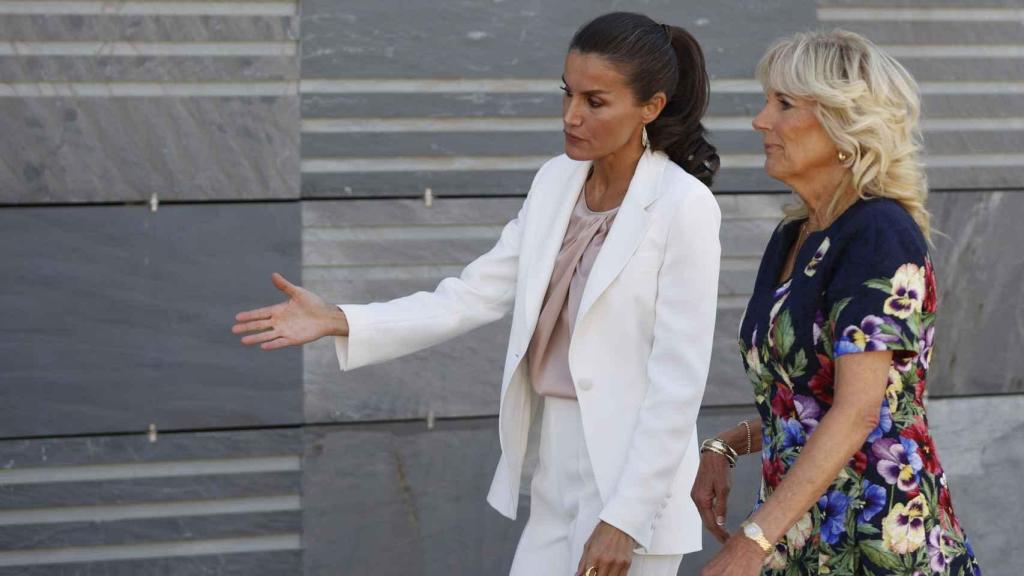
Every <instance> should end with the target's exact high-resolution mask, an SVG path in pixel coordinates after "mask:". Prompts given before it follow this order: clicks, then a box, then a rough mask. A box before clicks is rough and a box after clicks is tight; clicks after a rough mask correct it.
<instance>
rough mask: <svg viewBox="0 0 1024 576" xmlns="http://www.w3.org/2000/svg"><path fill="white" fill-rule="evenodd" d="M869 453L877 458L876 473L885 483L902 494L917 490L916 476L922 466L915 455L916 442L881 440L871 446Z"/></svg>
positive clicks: (891, 439) (904, 439)
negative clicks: (902, 492)
mask: <svg viewBox="0 0 1024 576" xmlns="http://www.w3.org/2000/svg"><path fill="white" fill-rule="evenodd" d="M871 453H872V454H874V456H875V457H876V458H878V464H877V469H878V473H879V474H881V475H882V478H884V479H885V481H886V482H888V483H889V484H895V485H896V486H898V487H899V489H900V490H902V491H904V492H911V491H913V490H916V489H917V478H918V474H919V473H920V472H921V468H922V467H923V466H924V463H923V462H922V461H921V455H920V454H918V453H917V442H914V441H913V440H910V439H909V438H900V439H899V440H897V439H895V438H882V439H880V440H878V441H876V442H875V443H874V444H873V445H872V446H871Z"/></svg>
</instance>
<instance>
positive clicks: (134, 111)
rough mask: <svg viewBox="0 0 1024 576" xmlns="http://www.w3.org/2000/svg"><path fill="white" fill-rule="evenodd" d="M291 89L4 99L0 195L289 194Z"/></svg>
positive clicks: (17, 198)
mask: <svg viewBox="0 0 1024 576" xmlns="http://www.w3.org/2000/svg"><path fill="white" fill-rule="evenodd" d="M298 124H299V122H298V99H297V97H253V98H228V97H225V98H188V97H182V98H177V97H167V98H77V99H68V98H35V99H20V98H2V99H0V132H3V133H4V134H6V137H5V138H3V139H2V140H0V155H2V156H3V157H4V158H5V162H4V165H3V166H2V167H0V203H6V204H24V203H33V204H36V203H53V202H62V203H66V202H114V201H140V200H148V199H149V197H150V195H151V194H157V195H158V196H159V197H160V198H161V199H163V200H170V199H174V200H208V199H259V198H295V197H297V196H298V190H299V156H298V136H299V135H298V130H299V128H298Z"/></svg>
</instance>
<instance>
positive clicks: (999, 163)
mask: <svg viewBox="0 0 1024 576" xmlns="http://www.w3.org/2000/svg"><path fill="white" fill-rule="evenodd" d="M548 159H550V156H444V157H426V156H389V157H375V158H354V157H353V158H307V159H305V160H303V161H302V173H303V174H345V173H353V172H358V173H376V172H453V171H454V172H475V171H526V170H536V169H537V168H540V166H541V165H542V164H543V163H544V162H545V161H547V160H548ZM721 161H722V169H723V170H726V169H728V170H738V169H755V168H756V169H760V168H761V167H762V166H763V165H764V156H763V155H761V154H725V155H723V156H722V158H721ZM924 161H925V165H926V166H928V167H930V168H959V167H964V168H970V167H982V166H986V167H1014V166H1024V154H958V155H935V156H925V157H924Z"/></svg>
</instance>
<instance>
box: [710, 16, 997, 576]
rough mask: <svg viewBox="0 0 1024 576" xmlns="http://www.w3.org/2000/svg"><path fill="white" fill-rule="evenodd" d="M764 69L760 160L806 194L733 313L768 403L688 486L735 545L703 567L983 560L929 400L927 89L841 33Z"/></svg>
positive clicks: (855, 567) (779, 49)
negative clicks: (739, 489) (752, 490)
mask: <svg viewBox="0 0 1024 576" xmlns="http://www.w3.org/2000/svg"><path fill="white" fill-rule="evenodd" d="M758 78H759V79H760V81H761V83H762V85H763V86H764V89H765V93H766V95H767V101H766V103H765V106H764V109H763V110H761V112H760V113H759V114H758V115H757V117H756V118H755V119H754V123H753V124H754V128H755V129H756V130H757V131H758V132H760V133H761V134H762V136H763V139H764V149H765V155H766V160H765V170H766V171H767V173H768V174H769V175H770V176H772V177H773V178H775V179H777V180H781V181H782V182H784V183H786V184H787V185H789V186H790V187H791V188H792V189H793V191H794V192H795V193H796V195H797V196H798V197H799V200H800V202H799V203H798V205H797V206H796V207H795V208H794V209H792V210H791V211H790V214H789V215H788V217H787V218H786V219H785V220H784V221H783V222H782V224H781V225H780V226H779V227H778V228H777V229H776V231H775V233H774V234H773V235H772V237H771V240H770V241H769V243H768V247H767V250H766V251H765V254H764V257H763V258H762V260H761V266H760V270H759V272H758V275H757V280H756V284H755V287H754V293H753V296H752V297H751V299H750V302H749V304H748V306H747V310H746V313H745V315H744V319H743V320H742V322H741V326H740V352H741V353H742V357H743V362H744V365H745V367H746V370H747V375H748V376H749V377H750V379H751V381H752V382H753V387H754V399H755V403H756V406H757V409H758V412H759V414H760V418H757V419H753V420H750V421H745V422H741V423H740V424H738V425H737V426H736V427H734V428H732V429H730V430H725V431H722V432H721V433H720V434H719V435H718V436H717V437H715V438H711V439H709V440H707V441H705V442H704V444H702V449H701V452H702V455H701V462H700V466H699V471H698V477H697V480H696V482H695V485H694V488H693V490H692V493H691V495H692V497H693V499H694V501H695V503H696V504H697V507H698V509H699V510H700V511H701V516H702V518H703V521H704V524H705V526H706V527H707V528H708V530H709V531H711V532H712V533H713V534H714V535H715V536H716V537H717V538H718V539H719V540H720V541H723V542H725V546H724V547H723V548H722V549H721V551H720V552H719V553H718V554H717V555H716V556H715V557H714V558H713V559H712V560H711V562H710V563H708V564H707V565H706V566H705V567H704V570H703V571H702V575H703V576H711V575H715V576H719V575H754V574H758V573H762V572H763V574H768V575H782V574H819V573H820V574H826V573H831V574H896V573H899V574H942V575H957V576H959V575H977V574H980V569H979V568H978V564H977V562H976V560H975V558H974V553H973V551H972V550H971V545H970V543H969V542H968V540H967V537H966V536H965V534H964V532H963V530H962V529H961V527H960V523H959V522H958V521H957V517H956V515H955V514H954V512H953V506H952V503H951V499H950V492H949V486H948V485H947V482H946V475H945V474H944V472H943V469H942V464H941V463H940V461H939V458H938V454H937V453H936V450H935V444H934V442H933V441H932V437H931V434H930V433H929V430H928V423H927V419H926V416H925V407H924V403H923V395H924V391H925V382H926V380H927V377H928V366H929V363H930V360H931V355H932V338H933V334H934V319H935V312H936V293H935V279H934V276H933V273H932V265H931V261H930V259H929V255H928V236H929V225H928V219H929V218H928V212H927V211H926V210H925V207H924V202H925V196H926V193H927V188H926V183H925V178H924V175H923V173H922V169H921V165H920V164H919V162H918V158H917V154H918V148H919V135H918V130H917V124H918V111H919V98H918V90H917V86H916V84H915V82H914V80H913V78H911V76H910V75H909V74H908V73H907V71H906V70H905V69H904V68H903V67H902V66H901V65H900V64H899V63H898V62H896V61H895V60H894V59H893V58H891V57H890V56H888V55H886V54H885V53H884V52H882V51H881V50H879V49H878V47H876V46H875V45H874V44H872V43H871V42H870V41H868V40H867V39H865V38H863V37H861V36H859V35H857V34H853V33H850V32H844V31H838V30H837V31H834V32H831V33H804V34H797V35H795V36H793V37H790V38H786V39H784V40H782V41H780V42H778V43H777V44H776V45H775V46H773V47H772V48H771V49H770V50H769V51H768V53H767V54H766V55H765V56H764V58H763V59H762V60H761V63H760V65H759V66H758ZM758 451H759V452H760V454H761V462H762V472H763V473H762V485H761V486H762V488H761V494H760V497H759V499H758V503H757V506H756V508H755V512H754V513H753V514H752V515H751V516H750V517H749V518H748V520H747V521H746V522H744V523H743V525H742V527H741V528H742V529H741V530H739V531H737V532H736V534H735V535H733V536H731V537H730V535H729V534H728V532H726V530H725V527H724V523H725V520H724V518H725V503H726V499H727V497H728V492H729V484H730V465H731V464H732V463H733V462H734V460H735V458H736V457H737V456H738V455H743V454H749V453H755V452H758Z"/></svg>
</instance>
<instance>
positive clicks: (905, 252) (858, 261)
mask: <svg viewBox="0 0 1024 576" xmlns="http://www.w3.org/2000/svg"><path fill="white" fill-rule="evenodd" d="M894 209H895V210H899V211H900V212H902V214H900V213H895V214H894V213H893V211H892V210H893V207H890V208H888V209H886V210H874V211H872V212H874V213H873V214H861V216H864V218H861V219H860V220H861V222H859V223H858V224H859V225H857V226H856V227H855V228H854V229H853V230H852V231H851V233H849V234H847V235H845V238H844V239H843V249H842V250H841V251H839V252H838V253H839V258H837V260H836V261H835V263H834V266H833V273H832V275H831V278H830V280H829V282H828V285H827V288H826V305H827V306H828V311H829V316H828V318H829V324H830V326H831V331H832V334H831V336H832V353H833V358H834V359H835V358H839V357H840V356H843V355H845V354H853V353H857V352H870V351H877V350H893V351H894V352H896V353H897V356H912V355H915V354H918V353H919V352H920V349H921V336H922V334H923V333H924V331H925V330H926V329H927V328H928V326H926V324H930V318H931V314H930V313H931V312H932V311H933V309H934V278H933V275H932V271H931V264H930V261H929V258H928V251H927V245H926V244H925V241H924V237H923V235H922V234H921V232H920V229H919V228H918V227H917V224H916V223H915V222H914V221H913V219H912V218H910V215H909V214H907V213H906V212H905V211H903V209H902V208H901V207H899V206H898V205H897V206H895V207H894ZM929 299H930V301H929Z"/></svg>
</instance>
